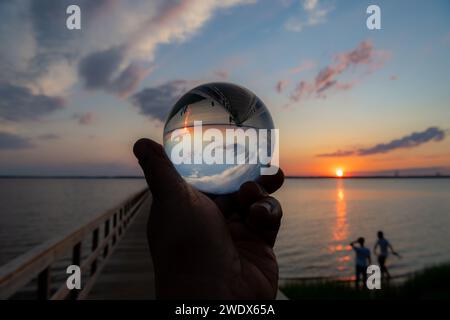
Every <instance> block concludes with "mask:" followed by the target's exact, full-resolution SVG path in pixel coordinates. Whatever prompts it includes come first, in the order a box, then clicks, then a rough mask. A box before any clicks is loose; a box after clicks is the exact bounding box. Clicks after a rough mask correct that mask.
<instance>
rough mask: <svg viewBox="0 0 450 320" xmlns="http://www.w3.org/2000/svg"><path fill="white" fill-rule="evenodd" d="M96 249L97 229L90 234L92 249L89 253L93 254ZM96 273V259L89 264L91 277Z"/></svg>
mask: <svg viewBox="0 0 450 320" xmlns="http://www.w3.org/2000/svg"><path fill="white" fill-rule="evenodd" d="M97 247H98V228H97V229H95V230H94V232H93V233H92V249H91V251H92V252H94V251H95V250H96V249H97ZM96 271H97V258H95V259H94V261H93V262H92V264H91V276H92V275H93V274H94V273H95V272H96Z"/></svg>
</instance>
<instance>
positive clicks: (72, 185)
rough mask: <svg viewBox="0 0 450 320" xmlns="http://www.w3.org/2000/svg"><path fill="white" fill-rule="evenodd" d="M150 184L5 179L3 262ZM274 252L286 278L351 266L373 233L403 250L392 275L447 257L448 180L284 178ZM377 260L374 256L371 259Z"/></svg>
mask: <svg viewBox="0 0 450 320" xmlns="http://www.w3.org/2000/svg"><path fill="white" fill-rule="evenodd" d="M144 186H145V181H144V180H142V179H0V265H3V264H5V263H6V262H8V261H9V260H11V259H13V258H14V257H17V256H19V255H20V254H23V253H25V252H26V251H28V250H30V249H32V248H33V247H34V246H36V245H38V244H40V243H42V242H44V241H46V240H49V239H50V238H52V237H54V236H55V235H63V234H65V233H67V232H68V231H70V230H73V229H74V228H75V227H76V226H80V225H82V224H84V223H86V222H88V221H89V220H90V219H91V218H92V217H93V216H95V215H98V214H99V213H101V212H103V211H105V210H107V209H109V208H111V207H114V206H115V205H117V204H118V203H119V202H121V201H123V200H125V199H126V198H127V197H128V196H129V195H131V194H132V193H134V192H137V191H139V190H141V189H142V188H143V187H144ZM275 197H277V198H278V199H279V200H280V202H281V204H282V206H283V211H284V217H283V222H282V226H281V230H280V234H279V236H278V239H277V243H276V247H275V249H276V250H275V251H276V254H277V257H278V261H279V265H280V277H281V278H303V277H341V278H347V277H350V276H352V275H353V272H354V267H353V264H354V254H353V252H352V251H351V248H350V247H349V245H348V244H349V243H350V242H351V241H352V240H354V239H356V238H357V237H359V236H363V237H365V238H366V245H367V246H368V247H369V248H370V249H372V248H373V245H374V243H375V240H376V232H377V231H378V230H383V231H384V232H385V235H386V238H387V239H388V240H389V241H390V242H391V243H392V245H393V246H394V248H395V249H396V250H397V251H398V252H399V253H400V254H401V255H402V258H401V259H398V258H396V257H394V256H392V257H389V259H388V266H389V267H390V268H391V273H392V274H393V275H402V274H405V273H408V272H411V271H415V270H419V269H421V268H423V267H425V266H429V265H433V264H437V263H440V262H448V261H450V179H343V180H340V179H287V180H286V182H285V184H284V186H283V187H282V189H281V190H279V191H277V192H276V193H275ZM372 258H373V259H375V257H374V256H373V257H372Z"/></svg>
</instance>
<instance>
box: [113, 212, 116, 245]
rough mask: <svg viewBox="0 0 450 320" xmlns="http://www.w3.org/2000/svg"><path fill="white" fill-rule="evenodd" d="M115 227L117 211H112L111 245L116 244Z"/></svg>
mask: <svg viewBox="0 0 450 320" xmlns="http://www.w3.org/2000/svg"><path fill="white" fill-rule="evenodd" d="M116 229H117V212H116V213H114V216H113V228H112V230H113V232H114V234H113V238H112V245H113V246H114V245H115V244H116Z"/></svg>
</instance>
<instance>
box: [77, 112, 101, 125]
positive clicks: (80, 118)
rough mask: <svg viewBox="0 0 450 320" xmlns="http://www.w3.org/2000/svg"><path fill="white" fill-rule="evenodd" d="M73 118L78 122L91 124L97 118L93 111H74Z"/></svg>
mask: <svg viewBox="0 0 450 320" xmlns="http://www.w3.org/2000/svg"><path fill="white" fill-rule="evenodd" d="M72 118H74V119H75V120H77V122H78V124H81V125H90V124H93V123H94V122H95V120H96V118H97V117H96V115H95V114H94V113H93V112H84V113H74V114H73V116H72Z"/></svg>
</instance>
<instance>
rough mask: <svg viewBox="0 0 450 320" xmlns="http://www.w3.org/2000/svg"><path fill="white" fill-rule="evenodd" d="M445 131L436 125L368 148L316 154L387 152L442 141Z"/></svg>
mask: <svg viewBox="0 0 450 320" xmlns="http://www.w3.org/2000/svg"><path fill="white" fill-rule="evenodd" d="M445 135H446V133H445V131H444V130H442V129H439V128H437V127H430V128H428V129H426V130H425V131H421V132H413V133H411V134H409V135H407V136H404V137H402V138H400V139H394V140H392V141H390V142H387V143H379V144H377V145H375V146H372V147H368V148H360V149H353V150H337V151H335V152H332V153H323V154H318V155H317V157H349V156H370V155H374V154H380V153H388V152H391V151H394V150H398V149H408V148H414V147H418V146H420V145H422V144H425V143H427V142H430V141H442V140H443V139H444V138H445Z"/></svg>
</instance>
